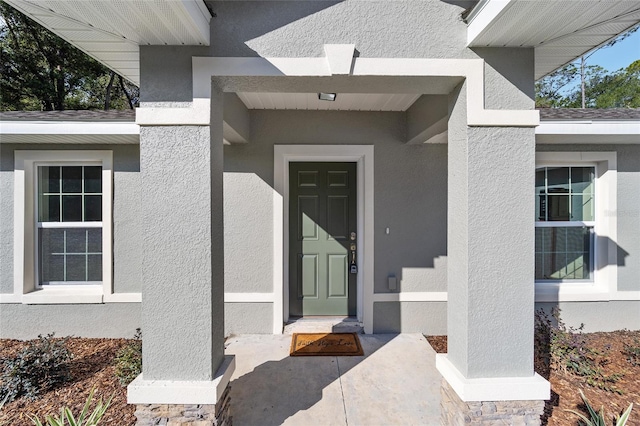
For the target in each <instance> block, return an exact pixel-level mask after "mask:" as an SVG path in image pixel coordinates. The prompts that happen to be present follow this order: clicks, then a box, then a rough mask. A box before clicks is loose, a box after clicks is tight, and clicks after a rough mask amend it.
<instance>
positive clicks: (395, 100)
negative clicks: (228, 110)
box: [238, 92, 420, 111]
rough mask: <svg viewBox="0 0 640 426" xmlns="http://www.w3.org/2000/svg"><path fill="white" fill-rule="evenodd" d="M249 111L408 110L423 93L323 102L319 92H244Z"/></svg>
mask: <svg viewBox="0 0 640 426" xmlns="http://www.w3.org/2000/svg"><path fill="white" fill-rule="evenodd" d="M238 97H239V98H240V99H241V100H242V102H243V103H244V104H245V106H246V107H247V108H248V109H289V110H291V109H298V110H319V111H320V110H331V111H406V110H407V109H409V107H410V106H411V105H413V103H414V102H415V101H416V100H417V99H418V98H419V97H420V95H419V94H396V93H392V94H389V93H338V94H337V96H336V100H335V101H333V102H331V101H321V100H319V99H318V94H317V93H257V92H240V93H238Z"/></svg>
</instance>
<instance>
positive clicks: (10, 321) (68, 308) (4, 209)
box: [0, 144, 142, 338]
mask: <svg viewBox="0 0 640 426" xmlns="http://www.w3.org/2000/svg"><path fill="white" fill-rule="evenodd" d="M61 149H64V150H111V151H113V167H114V172H113V181H114V182H113V288H114V292H115V293H136V292H140V266H141V252H142V241H141V232H142V227H141V217H140V193H141V185H140V176H139V175H140V173H139V172H140V152H139V147H138V145H90V146H88V145H52V144H48V145H27V144H16V145H13V144H1V145H0V293H13V272H14V271H13V247H14V246H13V238H14V234H13V223H14V221H13V208H14V202H13V186H14V173H13V168H14V151H15V150H61ZM36 319H37V320H36ZM139 326H140V306H139V304H138V303H107V304H104V305H22V304H1V305H0V335H1V336H2V337H11V338H33V337H36V336H37V335H38V334H40V333H46V332H51V331H55V332H56V334H58V335H69V334H73V335H76V336H87V337H90V336H94V337H132V336H133V333H134V332H135V329H136V327H139Z"/></svg>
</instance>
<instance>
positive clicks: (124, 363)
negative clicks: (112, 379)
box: [115, 328, 142, 386]
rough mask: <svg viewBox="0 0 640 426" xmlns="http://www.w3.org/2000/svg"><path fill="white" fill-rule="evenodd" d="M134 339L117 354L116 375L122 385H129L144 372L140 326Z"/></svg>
mask: <svg viewBox="0 0 640 426" xmlns="http://www.w3.org/2000/svg"><path fill="white" fill-rule="evenodd" d="M134 339H135V340H133V341H131V342H129V343H127V344H126V345H125V346H123V347H122V348H120V350H119V351H118V353H117V354H116V358H115V364H116V377H118V380H119V381H120V384H121V385H122V386H127V385H128V384H129V383H131V381H133V379H135V378H136V377H138V375H139V374H140V373H141V372H142V340H141V339H142V332H141V331H140V329H139V328H138V329H136V334H135V336H134Z"/></svg>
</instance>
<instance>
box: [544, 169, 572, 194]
mask: <svg viewBox="0 0 640 426" xmlns="http://www.w3.org/2000/svg"><path fill="white" fill-rule="evenodd" d="M547 188H548V189H547V191H548V192H549V194H568V193H569V168H568V167H547Z"/></svg>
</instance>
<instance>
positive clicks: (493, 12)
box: [467, 0, 514, 46]
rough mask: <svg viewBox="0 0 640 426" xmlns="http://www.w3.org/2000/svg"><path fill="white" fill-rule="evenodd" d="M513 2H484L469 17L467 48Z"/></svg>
mask: <svg viewBox="0 0 640 426" xmlns="http://www.w3.org/2000/svg"><path fill="white" fill-rule="evenodd" d="M513 1H514V0H485V1H482V2H480V3H479V4H478V5H477V6H476V9H478V12H476V11H475V10H473V11H472V12H471V14H470V15H469V24H468V26H467V46H472V45H473V42H474V41H475V40H476V39H477V38H478V37H479V36H480V35H481V34H482V33H483V32H484V31H485V30H486V29H487V28H488V27H489V26H490V25H491V24H492V23H493V22H494V21H495V20H496V19H497V18H498V17H499V16H500V15H501V14H502V13H503V12H504V11H505V10H506V9H507V8H508V6H510V4H511V3H513Z"/></svg>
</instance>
